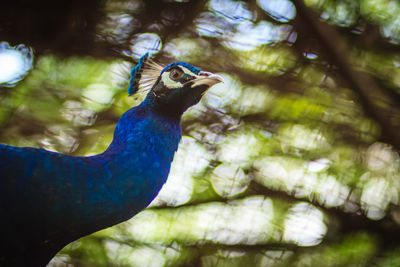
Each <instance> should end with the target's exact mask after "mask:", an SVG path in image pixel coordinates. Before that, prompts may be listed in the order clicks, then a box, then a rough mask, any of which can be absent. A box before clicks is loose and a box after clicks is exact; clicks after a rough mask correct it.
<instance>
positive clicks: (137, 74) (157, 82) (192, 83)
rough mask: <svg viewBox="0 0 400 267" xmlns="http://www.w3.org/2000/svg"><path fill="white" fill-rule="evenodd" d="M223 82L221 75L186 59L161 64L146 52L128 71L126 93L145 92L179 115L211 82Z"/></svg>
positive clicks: (161, 107)
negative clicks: (129, 77) (128, 78)
mask: <svg viewBox="0 0 400 267" xmlns="http://www.w3.org/2000/svg"><path fill="white" fill-rule="evenodd" d="M219 82H223V79H222V77H221V76H219V75H217V74H214V73H211V72H207V71H202V70H200V69H198V68H196V67H194V66H192V65H190V64H188V63H185V62H174V63H171V64H169V65H167V66H165V67H164V66H162V65H160V64H158V63H156V62H154V61H153V60H151V59H150V58H149V54H148V53H146V54H145V55H144V56H142V57H141V58H140V59H139V63H138V64H137V65H136V67H135V68H133V69H132V71H131V79H130V86H129V88H128V93H129V95H132V94H135V93H137V92H138V91H145V92H148V94H147V97H146V100H145V101H148V102H150V103H153V104H154V106H155V107H156V108H157V109H159V110H161V111H162V112H164V113H171V114H176V115H181V114H182V113H183V112H184V111H185V110H186V109H187V108H189V107H190V106H192V105H194V104H196V103H198V102H199V101H200V99H201V97H202V96H203V94H204V93H205V92H206V91H207V90H208V89H209V88H210V87H211V86H213V85H214V84H217V83H219Z"/></svg>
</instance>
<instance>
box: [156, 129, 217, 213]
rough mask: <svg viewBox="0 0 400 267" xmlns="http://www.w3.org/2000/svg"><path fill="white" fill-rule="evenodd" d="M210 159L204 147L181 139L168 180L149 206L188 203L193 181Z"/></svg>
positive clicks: (187, 138) (210, 156)
mask: <svg viewBox="0 0 400 267" xmlns="http://www.w3.org/2000/svg"><path fill="white" fill-rule="evenodd" d="M211 159H212V155H211V153H210V152H208V151H207V149H205V148H204V146H202V145H201V144H200V143H198V142H196V141H195V140H194V139H193V138H190V137H187V136H184V137H182V140H181V142H180V144H179V149H178V151H177V153H176V154H175V157H174V161H173V163H172V165H171V171H170V174H169V178H168V180H167V182H166V183H165V184H164V186H163V187H162V189H161V191H160V192H159V194H158V196H157V197H156V198H155V199H154V200H153V202H152V203H151V205H152V206H159V205H163V204H164V205H165V204H166V205H168V206H179V205H182V204H184V203H186V202H188V201H189V200H190V198H191V196H192V190H193V179H196V178H195V177H196V176H197V175H200V174H201V173H202V172H203V171H204V170H205V168H207V167H208V165H209V163H210V160H211Z"/></svg>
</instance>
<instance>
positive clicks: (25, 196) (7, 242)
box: [0, 54, 222, 266]
mask: <svg viewBox="0 0 400 267" xmlns="http://www.w3.org/2000/svg"><path fill="white" fill-rule="evenodd" d="M131 74H132V75H131V81H130V87H129V89H128V92H129V93H130V94H133V93H135V92H136V91H138V90H145V91H148V94H147V97H146V98H145V100H144V101H143V102H142V103H141V104H140V105H139V106H137V107H134V108H132V109H130V110H128V111H127V112H126V113H124V114H123V115H122V117H121V118H120V120H119V121H118V123H117V125H116V128H115V131H114V138H113V141H112V143H111V144H110V146H109V147H108V148H107V149H106V151H104V152H103V153H101V154H98V155H94V156H89V157H79V156H70V155H65V154H61V153H56V152H50V151H47V150H44V149H37V148H29V147H23V148H21V147H12V146H7V145H0V209H1V210H0V212H1V213H2V216H1V218H2V219H1V220H0V231H1V236H2V241H3V242H2V243H1V245H0V266H45V265H46V264H47V263H48V262H49V261H50V259H51V258H52V257H53V256H54V255H55V254H56V253H57V252H58V251H59V250H60V249H62V248H63V247H64V246H65V245H67V244H68V243H70V242H72V241H74V240H76V239H78V238H80V237H83V236H85V235H88V234H91V233H93V232H96V231H98V230H101V229H104V228H107V227H110V226H113V225H115V224H118V223H120V222H123V221H125V220H128V219H130V218H131V217H132V216H134V215H135V214H136V213H138V212H139V211H141V210H143V209H144V208H145V207H146V206H147V205H148V204H149V203H150V202H151V201H152V200H153V199H154V198H155V197H156V195H157V194H158V192H159V190H160V189H161V187H162V185H163V184H164V183H165V181H166V179H167V177H168V173H169V170H170V165H171V162H172V160H173V157H174V153H175V151H176V150H177V147H178V143H179V141H180V139H181V128H180V119H181V115H182V114H183V112H184V111H185V110H186V109H187V108H189V107H190V106H192V105H194V104H196V103H197V102H198V101H199V100H200V99H201V96H202V95H203V94H204V92H205V91H206V90H207V89H208V88H209V87H210V86H212V85H214V84H216V83H218V82H221V81H222V78H221V77H220V76H218V75H215V74H212V73H209V72H204V71H200V70H199V69H197V68H196V67H193V66H192V65H189V64H187V63H184V62H175V63H172V64H170V65H168V66H166V67H163V66H161V65H159V64H157V63H155V62H153V61H152V60H150V59H149V57H148V54H146V55H144V56H143V57H142V58H141V59H140V60H139V63H138V65H137V66H136V67H135V68H133V70H132V73H131Z"/></svg>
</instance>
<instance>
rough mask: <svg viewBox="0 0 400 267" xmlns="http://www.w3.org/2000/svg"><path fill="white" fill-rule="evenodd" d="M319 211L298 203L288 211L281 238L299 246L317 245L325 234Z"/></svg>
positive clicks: (321, 215) (325, 230)
mask: <svg viewBox="0 0 400 267" xmlns="http://www.w3.org/2000/svg"><path fill="white" fill-rule="evenodd" d="M323 220H324V216H323V214H322V212H321V211H320V210H318V209H317V208H315V207H314V206H313V205H311V204H309V203H298V204H295V205H293V207H292V208H290V210H289V211H288V214H287V215H286V220H285V231H284V234H283V238H284V240H286V241H289V242H294V243H295V244H297V245H299V246H315V245H318V244H319V243H320V242H321V241H322V239H323V237H324V236H325V234H326V232H327V227H326V225H325V223H324V222H323Z"/></svg>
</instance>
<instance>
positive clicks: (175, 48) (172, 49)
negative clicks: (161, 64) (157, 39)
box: [164, 38, 212, 62]
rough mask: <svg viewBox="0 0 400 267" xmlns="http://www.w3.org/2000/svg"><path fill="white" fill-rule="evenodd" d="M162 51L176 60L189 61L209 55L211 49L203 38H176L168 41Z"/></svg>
mask: <svg viewBox="0 0 400 267" xmlns="http://www.w3.org/2000/svg"><path fill="white" fill-rule="evenodd" d="M164 51H165V52H167V53H168V54H170V55H171V56H173V57H175V58H176V59H177V60H181V61H189V62H190V61H195V60H199V59H204V58H207V57H209V56H211V51H212V50H211V47H210V44H209V43H208V42H207V41H205V40H197V39H191V38H177V39H173V40H171V41H170V42H168V44H167V45H166V46H165V48H164Z"/></svg>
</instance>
